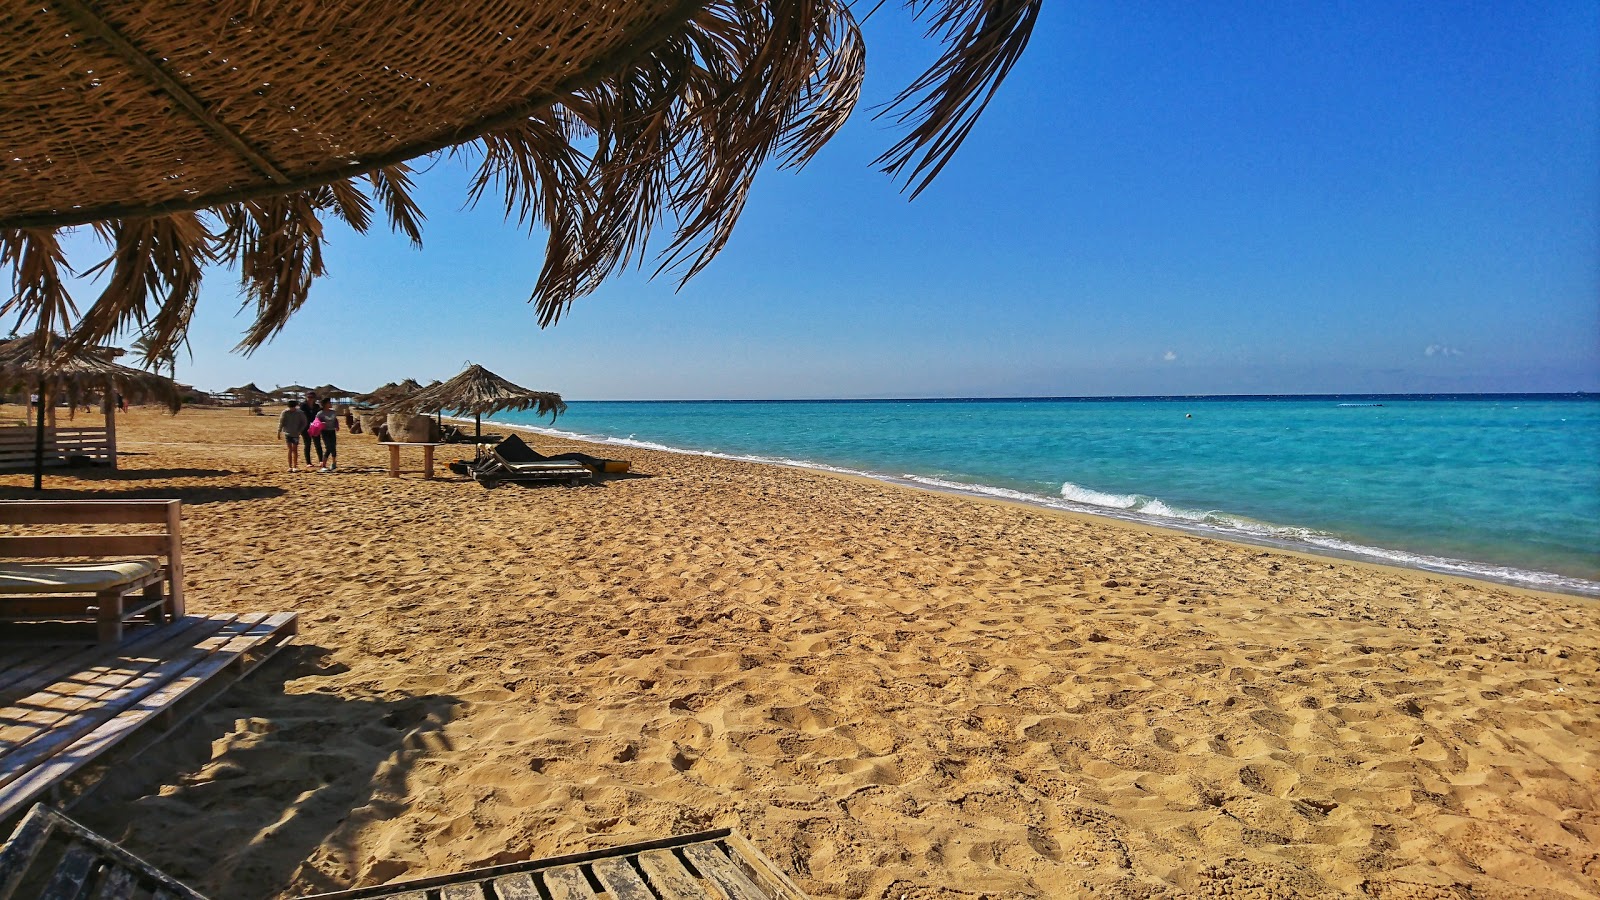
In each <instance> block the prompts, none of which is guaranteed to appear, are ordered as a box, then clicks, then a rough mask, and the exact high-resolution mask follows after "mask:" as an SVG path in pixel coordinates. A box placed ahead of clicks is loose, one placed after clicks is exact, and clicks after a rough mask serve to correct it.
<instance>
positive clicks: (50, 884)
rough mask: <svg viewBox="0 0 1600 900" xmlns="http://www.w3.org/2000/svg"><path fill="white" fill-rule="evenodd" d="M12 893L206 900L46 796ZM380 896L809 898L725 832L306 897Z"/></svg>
mask: <svg viewBox="0 0 1600 900" xmlns="http://www.w3.org/2000/svg"><path fill="white" fill-rule="evenodd" d="M596 885H598V886H599V888H598V890H596ZM13 897H40V898H48V900H66V898H78V897H94V898H97V900H123V898H134V897H139V898H147V897H157V898H166V900H206V898H205V896H204V895H202V894H200V893H199V892H198V891H195V890H194V889H193V888H190V887H188V886H187V885H185V884H183V883H182V882H180V881H178V880H177V879H175V878H172V877H171V876H169V875H166V874H164V873H162V872H161V870H159V869H157V868H156V867H154V866H152V865H150V864H149V863H147V862H145V861H144V860H142V859H140V858H139V857H137V856H135V855H133V854H132V853H129V852H128V851H127V850H124V849H123V848H121V847H119V846H117V845H116V844H114V843H112V842H111V841H108V840H106V839H105V838H103V837H101V836H100V835H98V834H95V833H94V832H93V831H90V830H89V829H88V828H85V827H84V826H83V825H80V824H79V823H77V822H74V821H73V820H72V819H69V818H68V817H66V816H65V815H63V814H62V813H61V812H59V811H58V810H56V809H54V808H52V807H50V806H46V805H45V804H42V803H41V804H39V805H37V806H35V807H34V808H33V810H32V811H31V812H29V813H28V815H27V818H25V819H23V820H22V824H20V825H18V826H17V830H16V831H15V832H14V833H13V834H12V836H11V839H10V840H9V841H7V842H6V843H5V845H4V846H0V900H6V898H13ZM376 897H390V898H394V900H447V898H448V900H455V898H463V900H465V898H479V900H482V898H487V897H500V898H527V900H537V898H542V897H550V898H572V900H596V898H599V897H607V898H614V900H620V898H627V900H693V898H697V897H704V898H716V900H725V898H730V897H732V898H739V900H805V895H804V894H803V893H801V892H800V889H799V888H798V887H796V886H795V884H794V882H792V881H790V880H789V878H788V877H787V876H785V875H784V874H783V872H782V871H781V870H779V869H778V868H777V867H776V866H774V865H773V864H772V863H771V861H769V860H768V859H767V858H766V857H765V856H763V855H762V854H761V852H760V851H759V850H757V849H756V848H755V847H754V846H752V845H750V844H749V843H748V842H746V841H745V840H743V839H742V838H740V837H739V836H738V835H737V834H734V833H733V832H731V831H729V830H728V829H718V830H716V831H705V832H700V833H698V834H688V835H682V836H679V837H674V838H664V839H661V840H656V841H648V842H645V843H640V844H629V845H627V846H623V847H614V848H612V849H610V850H597V851H590V852H587V853H574V854H568V855H565V856H556V857H550V858H547V859H541V860H532V861H529V862H517V863H507V864H505V865H500V866H490V867H488V868H483V869H474V870H472V871H470V872H462V873H459V874H456V875H440V876H436V877H433V878H419V879H413V880H411V881H406V882H401V883H398V884H388V885H379V886H376V887H368V888H356V889H353V890H348V891H337V892H334V893H331V894H317V895H315V897H311V898H306V900H358V898H361V900H365V898H376Z"/></svg>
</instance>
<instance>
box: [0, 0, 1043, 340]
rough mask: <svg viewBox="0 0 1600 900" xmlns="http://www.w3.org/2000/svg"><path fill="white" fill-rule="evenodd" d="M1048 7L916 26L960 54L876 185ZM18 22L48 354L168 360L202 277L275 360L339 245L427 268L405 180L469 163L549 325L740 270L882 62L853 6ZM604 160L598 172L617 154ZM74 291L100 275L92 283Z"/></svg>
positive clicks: (130, 8) (360, 5)
mask: <svg viewBox="0 0 1600 900" xmlns="http://www.w3.org/2000/svg"><path fill="white" fill-rule="evenodd" d="M1042 2H1043V0H906V2H905V3H904V6H905V8H906V9H908V10H910V11H911V13H912V14H913V15H915V16H917V17H920V18H923V19H924V20H925V21H926V22H927V23H928V25H929V26H930V30H929V34H930V35H931V36H933V37H934V38H936V39H937V40H939V41H940V42H942V44H943V49H942V53H937V54H930V55H932V56H936V57H937V58H936V59H934V61H933V62H932V64H931V65H930V67H929V68H928V69H927V71H926V72H925V73H923V74H922V75H921V76H920V77H918V78H916V79H915V80H914V81H913V82H912V83H911V85H910V86H909V87H908V88H907V89H906V90H905V91H904V92H903V93H902V94H900V96H899V97H898V98H897V100H896V101H895V102H894V103H893V104H891V105H890V106H889V108H888V109H886V110H884V114H885V115H887V116H889V117H890V118H891V120H893V121H895V122H897V123H899V124H900V125H901V126H902V127H903V128H904V129H905V133H904V136H903V137H902V138H901V139H900V140H899V141H898V143H896V144H895V145H894V146H892V147H891V148H890V149H889V150H888V151H887V152H886V153H885V154H884V155H883V156H881V157H880V158H879V162H880V163H881V164H882V166H883V167H884V169H885V170H886V171H888V172H890V173H891V174H892V175H894V176H895V177H897V178H901V179H904V182H905V184H906V185H907V186H908V187H909V188H910V189H911V190H912V191H913V195H914V194H915V192H916V191H920V190H921V189H922V188H923V187H924V186H925V185H926V184H927V183H928V181H929V180H930V179H932V178H933V177H934V176H935V175H936V174H937V173H938V172H939V171H940V169H941V168H942V167H943V166H944V165H945V163H946V162H947V161H948V160H949V159H950V157H951V155H952V154H953V153H954V152H955V150H956V148H957V147H958V146H959V145H960V144H961V142H962V140H963V139H964V138H965V136H966V135H967V133H968V131H969V129H970V128H971V126H972V123H973V121H974V120H975V119H976V117H977V116H978V115H979V113H981V111H982V110H983V108H984V107H985V105H986V104H987V103H988V101H989V99H990V98H991V97H992V96H993V93H994V90H995V88H996V87H997V86H998V84H999V82H1000V81H1001V79H1003V78H1004V77H1005V75H1006V73H1007V72H1008V71H1009V70H1010V68H1011V66H1012V65H1013V64H1014V63H1015V62H1016V60H1017V59H1018V57H1019V55H1020V54H1021V52H1022V50H1023V48H1024V47H1025V46H1026V44H1027V42H1028V37H1029V34H1030V32H1031V30H1032V28H1033V25H1034V22H1035V21H1036V19H1037V16H1038V11H1039V7H1040V5H1041V4H1042ZM13 7H14V8H12V9H11V10H10V14H8V15H5V16H0V46H4V47H6V48H8V49H10V50H12V51H14V52H11V53H9V54H8V55H7V57H6V64H5V65H4V66H0V96H4V97H7V98H19V99H17V103H18V104H20V105H19V106H16V109H17V110H19V112H18V114H15V115H7V116H4V117H0V147H4V148H5V156H6V165H5V166H4V169H3V170H0V268H8V269H10V270H11V273H10V274H11V275H12V278H13V281H14V282H15V284H14V291H13V293H14V298H15V299H14V300H13V301H12V303H11V304H10V311H11V312H12V313H13V314H16V315H18V316H19V319H20V321H22V322H25V323H29V324H30V325H31V326H32V327H33V328H34V330H36V331H38V332H39V333H41V334H43V333H47V332H49V331H50V330H51V329H64V328H67V327H69V326H72V327H74V331H73V333H72V340H74V341H75V342H81V343H86V344H92V343H99V342H106V341H108V340H110V339H111V338H112V337H114V336H115V335H117V334H119V333H121V332H122V331H123V330H124V329H125V328H127V327H128V326H129V325H131V324H134V323H139V324H141V325H142V326H143V327H144V333H145V339H146V347H145V351H146V354H147V356H149V357H150V358H162V353H163V352H164V351H165V350H166V349H169V348H171V347H175V346H182V344H183V342H184V341H185V339H186V332H187V329H188V325H189V322H190V320H191V315H192V313H193V311H194V308H195V305H196V303H197V302H198V299H199V297H200V295H201V290H200V288H201V281H202V279H203V277H204V276H205V274H206V272H208V271H219V270H225V271H229V272H233V273H237V275H238V276H239V277H240V279H241V281H242V283H243V288H244V296H245V304H246V307H247V308H249V309H250V310H251V312H252V314H253V315H252V321H251V324H250V325H249V326H248V328H247V330H246V332H245V335H244V339H243V340H242V341H241V343H240V346H241V347H242V348H243V349H246V350H248V349H253V348H256V347H260V346H261V345H262V344H264V343H266V342H267V341H268V340H269V339H271V338H272V337H273V336H274V335H275V334H277V333H278V332H279V331H280V330H281V329H282V328H283V327H284V325H285V323H286V322H287V321H288V319H289V318H290V317H291V316H292V315H293V314H294V312H295V311H296V310H298V309H300V308H301V307H302V306H303V305H304V303H305V301H306V299H307V297H308V296H309V291H310V285H311V284H312V282H313V281H314V280H315V279H316V278H318V277H319V276H321V275H322V274H324V271H325V267H324V263H323V249H324V241H325V239H326V235H327V234H329V233H332V232H333V231H334V230H335V229H333V228H332V227H331V226H332V223H333V222H335V221H337V222H341V223H344V224H346V225H348V226H349V227H351V228H353V229H354V230H355V231H357V232H366V231H368V230H370V229H371V227H372V225H373V222H374V219H380V220H384V221H386V223H387V225H388V227H390V228H391V229H393V230H395V231H397V232H399V233H402V234H404V235H406V236H407V237H409V238H410V239H411V240H413V241H414V242H417V243H419V244H420V241H421V228H422V221H423V218H424V216H423V214H422V211H421V209H420V208H419V207H418V205H417V204H416V202H415V201H414V200H413V199H412V197H411V181H410V175H411V172H412V171H413V169H412V168H411V164H412V163H414V162H416V161H420V166H428V165H432V161H433V160H435V159H438V158H440V157H442V156H445V155H455V156H457V157H458V158H463V159H469V160H472V161H473V164H474V165H475V166H476V169H475V171H474V172H473V173H472V175H471V178H470V182H469V185H470V186H469V188H468V200H469V201H472V202H475V201H477V200H479V199H481V198H483V197H485V196H491V197H494V198H497V199H499V200H501V201H502V202H503V203H504V206H505V210H506V213H507V215H508V216H509V217H515V218H516V219H517V220H518V221H519V223H522V224H525V225H530V226H539V227H541V228H543V229H545V230H546V231H547V233H548V237H547V241H546V251H545V254H544V259H543V263H542V266H541V268H540V271H539V272H538V274H537V276H536V277H534V278H531V279H530V280H531V281H532V295H531V300H532V301H533V302H534V304H535V307H536V310H537V319H538V322H539V323H540V324H541V325H548V324H551V323H553V322H555V321H556V320H557V319H558V318H559V317H560V316H561V314H562V313H563V312H564V311H565V309H566V308H567V307H568V306H569V305H570V304H571V303H572V302H573V301H574V300H576V299H577V298H578V297H581V296H584V295H586V294H588V293H590V292H592V291H593V290H594V289H595V288H596V287H597V286H598V285H599V284H600V283H602V282H603V281H604V280H605V279H606V278H608V277H609V276H611V275H612V274H614V273H615V272H617V271H618V270H620V269H624V268H627V267H629V266H632V265H638V264H640V263H642V262H643V260H644V259H645V257H646V255H647V247H648V244H649V242H650V241H651V240H652V232H653V231H654V230H655V227H656V225H657V224H658V223H662V222H673V223H676V224H675V226H674V230H673V232H672V233H671V235H670V237H668V238H666V243H665V245H664V247H663V250H662V253H661V260H662V266H661V268H662V269H663V270H666V271H670V272H673V273H675V274H676V275H678V276H681V277H682V278H683V279H684V280H687V279H689V278H691V277H693V276H694V275H695V274H696V273H698V272H700V271H701V270H702V269H704V268H705V266H706V265H707V264H709V263H710V261H711V260H712V258H713V257H715V256H716V254H717V253H718V252H720V251H721V249H722V248H723V246H724V245H726V243H727V241H728V239H729V236H730V234H731V232H732V229H733V227H734V224H735V222H736V221H737V219H738V217H739V214H740V212H741V211H742V210H743V208H744V205H745V201H746V198H747V196H748V194H749V191H750V188H751V185H752V182H753V179H754V177H755V175H756V172H757V171H758V170H759V169H760V167H761V166H762V165H763V164H764V163H765V162H766V161H767V160H769V159H777V160H778V161H779V162H780V163H781V164H786V165H791V166H798V165H801V164H803V163H805V162H806V161H807V160H809V159H810V158H812V157H813V156H815V155H816V154H817V152H818V151H820V150H821V148H822V147H823V146H824V145H825V144H826V143H827V142H828V141H829V140H831V139H832V138H833V136H834V135H835V134H836V133H837V132H838V130H839V128H840V127H841V126H842V125H843V124H844V122H845V121H846V119H848V117H849V116H850V114H851V113H852V111H853V110H854V108H855V106H856V103H857V100H858V97H859V94H860V87H861V83H862V80H863V78H864V75H865V65H866V62H865V61H866V52H865V41H864V39H863V37H862V35H861V32H860V29H859V25H858V22H857V20H856V18H855V16H854V15H853V14H852V12H851V9H850V5H849V2H848V0H750V2H741V3H732V2H727V0H630V2H627V3H600V2H593V0H579V2H569V0H528V2H523V3H503V2H500V0H457V2H455V3H451V4H449V5H448V11H447V13H446V12H442V11H441V9H440V8H438V7H436V6H435V5H433V4H419V3H413V2H409V0H352V2H347V3H320V2H314V0H283V2H276V3H259V4H258V3H236V2H235V3H215V2H211V0H170V2H163V3H159V4H151V3H144V2H136V0H98V2H95V3H86V2H83V0H61V2H52V3H43V4H30V5H20V4H13ZM595 148H600V149H599V150H596V149H595ZM84 225H94V226H95V232H94V233H95V234H96V235H97V236H98V237H99V238H101V239H102V240H104V241H105V242H106V243H107V244H109V245H110V253H109V256H108V255H107V253H106V251H105V250H104V249H102V248H100V247H89V246H88V245H89V243H91V242H87V241H84V242H79V244H81V245H82V246H84V247H87V248H88V249H84V250H83V251H82V252H83V253H84V254H85V255H86V256H89V257H92V259H93V260H94V261H98V260H100V259H103V258H104V259H107V262H106V264H105V277H104V278H103V284H104V289H103V290H102V291H101V293H100V295H99V297H98V298H97V299H95V300H94V302H93V303H91V304H88V305H87V308H85V309H84V312H83V315H82V317H81V319H79V320H78V321H77V322H76V324H75V326H73V324H72V323H71V322H69V319H70V318H71V316H72V315H73V314H74V313H73V311H74V310H75V309H78V308H82V307H80V306H79V305H78V304H77V303H76V301H74V299H73V298H72V297H71V296H70V293H69V290H70V287H71V285H72V280H71V279H70V277H69V273H70V272H71V271H72V268H73V267H72V266H71V264H70V263H71V260H70V259H69V258H68V253H67V248H71V249H72V250H73V252H78V251H77V246H78V244H74V243H72V242H64V241H62V239H61V238H62V234H63V232H64V230H66V229H71V228H75V227H78V226H84ZM77 268H79V269H83V268H87V265H83V266H78V267H77Z"/></svg>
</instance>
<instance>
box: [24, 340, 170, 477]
mask: <svg viewBox="0 0 1600 900" xmlns="http://www.w3.org/2000/svg"><path fill="white" fill-rule="evenodd" d="M39 344H40V342H39V341H38V340H37V339H36V338H35V337H33V336H27V337H19V338H13V339H11V340H9V341H6V342H4V343H0V385H4V387H5V389H6V390H13V389H16V388H19V387H20V388H24V389H28V388H32V389H34V390H37V391H38V392H39V420H38V423H37V425H36V431H35V437H34V460H33V489H34V490H36V491H37V490H41V489H42V488H43V486H44V417H45V407H46V406H47V405H49V404H50V402H51V398H53V397H65V398H66V400H67V402H68V403H70V404H72V405H74V406H76V405H78V404H79V403H82V402H83V401H84V398H85V397H86V396H87V395H89V394H92V393H100V394H102V395H103V396H104V397H105V398H106V400H107V403H106V410H107V412H106V415H107V416H108V417H109V416H111V415H113V413H112V412H111V411H110V410H111V404H110V402H109V398H110V396H111V395H112V394H116V393H121V394H122V395H124V396H125V397H127V398H128V399H130V400H133V401H135V402H140V401H143V400H158V401H160V402H162V403H165V404H166V405H167V407H168V408H169V409H171V410H172V411H173V412H177V411H178V409H179V408H180V407H181V406H182V404H183V396H182V393H181V390H180V388H179V386H178V384H177V383H176V382H174V381H173V380H172V379H170V378H166V377H163V376H161V375H157V374H155V373H153V372H144V371H141V370H139V369H133V368H129V367H128V366H124V365H121V364H119V363H114V362H112V361H111V360H109V359H107V358H106V357H107V356H109V355H110V354H108V353H104V352H102V351H101V350H100V348H95V347H88V348H82V347H73V346H71V345H70V344H69V343H68V342H66V341H65V340H63V339H62V338H61V337H60V336H59V335H49V336H48V339H47V340H46V341H45V342H44V344H45V346H44V349H43V351H41V350H40V347H39ZM114 452H115V451H114V450H113V453H114Z"/></svg>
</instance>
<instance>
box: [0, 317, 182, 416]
mask: <svg viewBox="0 0 1600 900" xmlns="http://www.w3.org/2000/svg"><path fill="white" fill-rule="evenodd" d="M105 356H106V354H105V353H104V352H103V351H102V350H101V349H100V348H94V347H89V348H83V347H72V346H70V345H69V344H67V342H66V341H64V340H62V339H61V338H60V337H57V336H55V335H51V336H50V338H49V340H48V342H47V344H46V348H45V350H44V352H43V353H41V352H39V345H38V342H37V341H35V340H34V339H33V338H31V337H20V338H12V339H11V340H9V341H6V342H4V343H0V385H4V386H5V388H6V389H7V390H15V389H18V388H22V389H27V390H39V391H42V392H44V393H46V394H48V395H49V396H52V397H63V398H65V399H66V400H67V402H68V403H70V404H72V405H73V406H78V405H80V404H82V403H83V402H84V398H85V397H87V396H89V395H90V394H101V395H103V394H104V393H105V392H106V390H107V389H110V390H114V391H116V392H118V393H121V394H123V395H124V396H126V397H127V398H128V399H129V400H131V401H133V402H135V403H142V402H144V401H145V400H155V401H157V402H159V403H164V404H166V406H167V408H168V409H170V410H172V411H173V412H177V411H178V409H179V408H180V407H181V406H182V405H183V398H182V394H181V393H180V388H179V386H178V383H177V382H175V381H173V380H172V379H170V378H164V377H162V376H160V375H156V374H155V373H153V372H143V371H140V370H139V369H131V368H129V367H127V366H124V365H121V364H120V363H114V362H112V361H111V360H109V359H106V358H105Z"/></svg>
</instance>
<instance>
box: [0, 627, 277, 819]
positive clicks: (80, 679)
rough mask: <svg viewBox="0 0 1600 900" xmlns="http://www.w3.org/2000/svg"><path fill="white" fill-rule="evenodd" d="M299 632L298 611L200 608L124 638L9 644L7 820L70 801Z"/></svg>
mask: <svg viewBox="0 0 1600 900" xmlns="http://www.w3.org/2000/svg"><path fill="white" fill-rule="evenodd" d="M19 630H20V629H19ZM295 631H296V620H295V616H294V614H293V613H278V614H249V615H213V616H193V615H191V616H184V617H182V618H180V619H178V620H177V621H176V622H173V623H171V624H168V625H163V626H161V627H157V628H148V629H143V630H140V631H137V632H134V633H133V634H132V635H131V636H130V637H128V638H127V639H126V640H124V641H123V642H122V643H121V644H118V645H116V646H109V647H104V646H102V647H85V645H84V643H83V642H82V641H75V642H71V643H68V642H65V641H63V642H61V643H53V644H29V645H8V644H5V643H0V823H5V822H9V821H13V820H14V819H16V818H17V817H18V816H20V815H21V814H22V813H24V812H26V811H27V809H28V807H29V806H30V805H31V804H32V803H33V802H34V801H36V800H43V801H46V802H50V803H54V804H56V805H58V806H62V805H67V804H70V803H71V802H72V800H74V799H76V798H77V797H78V796H79V795H81V794H83V793H84V792H85V791H87V790H88V789H89V788H90V787H92V785H93V783H94V782H95V781H96V780H98V779H97V777H96V776H97V775H98V774H99V773H100V772H101V771H103V770H104V768H105V767H106V766H107V765H109V764H110V762H112V761H114V760H116V759H124V758H126V757H127V756H129V755H131V754H133V753H137V752H138V751H139V750H141V749H143V748H144V747H147V746H149V745H150V744H151V743H153V742H154V741H155V740H157V739H159V738H160V737H161V736H162V735H164V734H166V733H167V732H168V731H170V730H171V729H172V728H174V727H176V726H177V725H178V723H180V722H181V721H183V719H185V718H187V717H188V716H189V715H190V714H192V713H193V712H194V711H195V710H197V709H199V708H200V707H201V706H203V705H204V704H205V703H206V702H208V701H209V700H210V699H211V698H213V697H215V696H216V695H217V694H219V693H221V692H222V691H223V690H225V689H226V688H227V687H228V686H229V685H231V684H233V682H235V681H237V680H238V679H239V678H240V677H242V676H243V675H244V674H245V673H247V672H249V671H250V670H252V669H254V668H255V667H256V666H257V665H259V664H260V663H261V662H262V661H263V660H265V659H266V658H268V657H270V656H271V655H272V654H273V653H275V652H277V651H278V649H279V648H280V647H282V646H283V644H284V643H285V642H287V641H288V640H289V639H290V638H291V637H292V636H293V635H294V634H295ZM7 636H8V637H9V636H10V635H7Z"/></svg>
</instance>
